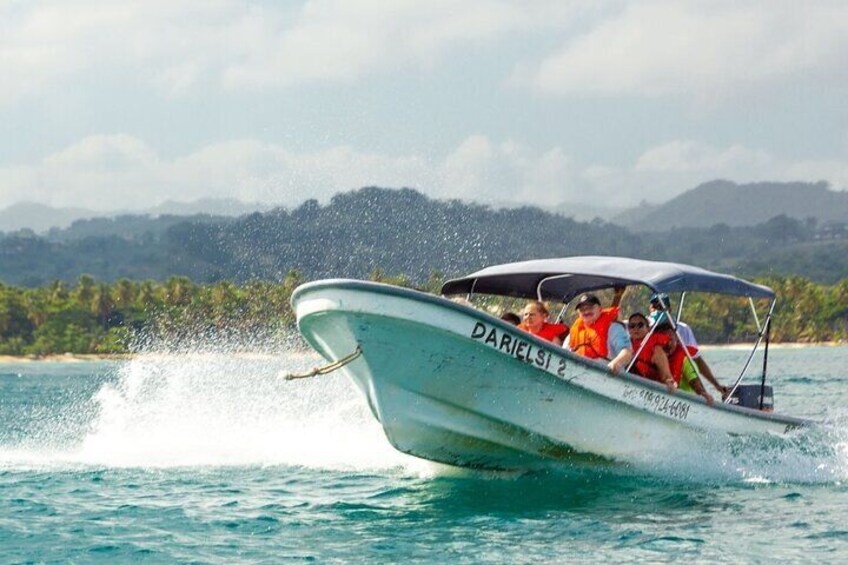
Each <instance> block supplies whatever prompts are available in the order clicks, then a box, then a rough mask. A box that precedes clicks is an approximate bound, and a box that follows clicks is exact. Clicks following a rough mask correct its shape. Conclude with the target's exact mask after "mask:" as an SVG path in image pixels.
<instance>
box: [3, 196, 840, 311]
mask: <svg viewBox="0 0 848 565" xmlns="http://www.w3.org/2000/svg"><path fill="white" fill-rule="evenodd" d="M731 203H732V201H731ZM681 213H682V212H681ZM701 216H704V217H707V218H714V217H715V216H711V215H709V214H703V213H702V214H701ZM664 217H665V216H664V215H663V214H659V213H658V214H656V215H653V216H651V217H650V218H648V219H647V220H645V221H644V222H643V224H649V225H650V226H651V227H654V226H663V225H668V224H666V223H665V222H664ZM744 217H748V215H746V216H744ZM119 220H120V221H118V220H114V221H113V220H109V221H105V220H101V221H93V220H92V221H89V222H85V223H80V224H75V226H74V227H72V228H69V229H68V230H57V231H54V232H51V234H50V235H49V236H48V237H39V236H36V235H34V234H31V233H30V234H22V233H19V234H7V235H3V234H0V280H3V281H5V282H6V283H9V284H15V285H21V286H28V287H38V286H43V285H45V284H49V283H50V281H53V280H62V281H65V282H66V284H67V283H70V282H72V281H78V279H79V277H80V276H82V275H83V274H85V273H89V274H91V275H93V276H95V277H96V278H97V279H98V280H99V281H104V282H114V281H119V280H121V279H125V280H145V279H152V280H156V281H166V280H169V279H171V278H172V277H176V278H177V279H180V280H174V281H172V288H170V289H169V290H164V291H163V290H161V289H160V292H166V293H168V292H178V293H179V292H182V291H183V289H182V288H180V286H181V285H185V284H187V283H186V281H187V280H188V279H190V280H191V281H194V282H195V283H216V282H218V281H223V280H228V281H232V282H233V283H235V284H239V285H241V284H245V283H247V282H249V281H252V280H262V281H266V282H271V283H275V282H278V281H280V280H281V279H283V278H284V277H285V276H286V273H288V272H290V271H292V270H297V272H299V273H301V274H302V276H304V277H305V278H307V279H316V278H328V277H353V278H359V279H365V278H369V276H370V275H371V274H372V272H373V271H374V269H375V266H379V267H380V268H381V269H384V271H385V272H386V273H403V275H405V276H406V277H407V278H408V282H409V284H412V285H415V286H419V287H427V278H428V277H429V276H430V273H432V272H433V271H434V270H436V269H439V270H440V271H441V272H443V273H444V274H445V275H446V276H448V277H453V276H457V275H462V274H465V273H468V272H472V271H476V270H478V269H480V268H482V267H484V266H486V265H492V264H497V263H505V262H510V261H520V260H526V259H533V258H541V257H565V256H573V255H623V256H628V257H637V258H645V259H652V260H669V261H678V262H683V263H690V264H695V265H699V266H703V267H705V268H709V269H714V270H718V271H722V272H729V273H732V274H736V275H741V276H744V277H747V278H752V277H757V276H788V275H793V274H799V273H802V274H803V275H804V276H806V277H808V278H810V279H811V280H814V281H816V282H825V283H831V284H832V283H835V282H837V281H839V280H841V279H844V278H848V261H845V257H847V256H848V232H845V230H843V231H842V232H840V231H838V230H836V231H832V232H827V233H825V232H823V231H822V226H818V227H817V225H816V223H815V222H809V221H805V220H801V219H796V218H790V217H787V216H779V215H777V216H775V217H772V218H771V219H769V220H767V221H763V222H762V223H760V224H759V225H756V226H739V225H727V224H721V223H719V224H717V225H714V226H712V227H680V228H674V229H670V230H665V231H663V232H641V231H631V230H628V229H626V228H623V227H620V226H618V225H614V224H608V223H604V222H603V221H600V220H598V221H592V222H583V223H581V222H576V221H574V220H572V219H570V218H566V217H563V216H561V215H558V214H551V213H547V212H545V211H544V210H541V209H539V208H533V207H523V208H517V209H498V210H495V209H491V208H488V207H486V206H481V205H478V204H471V203H465V202H460V201H458V200H450V201H442V200H433V199H429V198H427V197H425V196H424V195H422V194H420V193H418V192H416V191H414V190H410V189H402V190H387V189H381V188H376V187H369V188H363V189H360V190H357V191H353V192H348V193H344V194H338V195H336V196H335V197H333V198H332V200H331V201H330V202H329V203H328V204H327V205H324V206H322V205H320V204H319V203H318V202H317V201H314V200H310V201H308V202H306V203H304V204H303V205H302V206H300V207H299V208H297V209H295V210H292V211H291V212H289V211H286V210H284V209H276V210H272V211H270V212H266V213H254V214H250V215H247V216H242V217H241V218H238V219H234V220H227V221H199V219H198V218H182V219H178V218H176V217H170V218H168V219H167V221H163V220H161V219H160V220H156V219H152V218H145V217H123V218H120V219H119ZM710 221H711V220H710ZM683 225H687V226H688V225H693V224H686V223H684V224H683ZM83 227H84V228H85V229H82V228H83ZM834 229H835V228H834ZM843 232H845V233H843ZM78 282H79V281H78ZM86 284H88V283H86ZM126 290H127V289H124V292H126ZM148 291H149V289H148ZM85 292H89V293H91V296H90V299H94V294H93V292H94V289H87V290H86V291H85ZM145 292H147V291H145ZM148 298H149V297H148ZM111 299H112V302H113V303H115V306H114V307H115V308H117V309H118V310H121V311H122V312H123V311H124V310H125V308H126V307H124V306H120V305H118V304H117V298H116V296H112V297H111ZM169 300H171V301H172V302H173V301H177V302H179V301H180V300H182V297H180V296H179V295H177V296H173V297H170V298H169ZM96 308H98V309H99V310H101V312H102V313H104V314H105V312H106V310H108V308H107V304H106V301H105V297H103V296H101V302H100V304H99V305H98V306H96Z"/></svg>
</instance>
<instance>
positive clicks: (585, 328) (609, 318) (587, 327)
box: [566, 289, 633, 373]
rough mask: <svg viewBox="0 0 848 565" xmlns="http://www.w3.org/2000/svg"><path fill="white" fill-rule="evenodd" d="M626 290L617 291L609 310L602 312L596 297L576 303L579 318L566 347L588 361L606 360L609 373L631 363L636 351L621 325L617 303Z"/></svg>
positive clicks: (589, 296) (582, 297)
mask: <svg viewBox="0 0 848 565" xmlns="http://www.w3.org/2000/svg"><path fill="white" fill-rule="evenodd" d="M621 294H623V289H621V290H619V289H616V298H615V299H614V300H613V305H612V306H610V307H609V308H601V301H600V300H599V299H598V297H597V296H595V295H594V294H584V295H582V296H580V298H578V299H577V306H576V308H577V314H578V316H579V317H578V318H577V320H575V321H574V324H572V326H571V330H570V331H569V334H568V339H567V344H566V347H567V348H568V349H570V350H571V351H573V352H575V353H577V354H578V355H582V356H583V357H588V358H589V359H606V360H607V361H609V362H608V363H607V367H608V368H609V370H610V371H612V372H614V373H617V372H619V371H621V370H623V369H624V368H626V367H627V365H628V364H629V363H630V360H631V359H632V358H633V350H632V349H631V348H630V339H628V337H627V332H626V330H625V329H624V325H623V324H622V323H621V322H619V321H618V313H619V307H618V303H619V301H620V299H621Z"/></svg>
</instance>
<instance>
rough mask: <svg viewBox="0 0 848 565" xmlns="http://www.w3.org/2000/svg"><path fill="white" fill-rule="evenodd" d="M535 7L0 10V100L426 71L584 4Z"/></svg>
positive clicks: (159, 4)
mask: <svg viewBox="0 0 848 565" xmlns="http://www.w3.org/2000/svg"><path fill="white" fill-rule="evenodd" d="M571 6H572V3H570V2H569V3H566V4H563V3H561V2H557V1H556V0H536V1H534V2H530V3H524V2H516V1H510V0H468V1H465V2H460V3H457V2H453V1H450V0H432V1H430V2H420V1H416V0H396V1H393V2H384V1H382V0H361V1H358V2H348V1H345V0H311V1H307V2H304V3H303V4H302V5H300V6H292V5H287V6H285V5H280V4H277V3H264V2H256V1H253V2H244V1H241V0H214V1H205V0H181V1H179V2H171V1H168V0H146V1H145V2H118V3H115V2H110V1H108V0H62V1H55V0H54V1H45V2H32V3H30V2H14V1H7V2H0V84H3V89H2V90H0V103H4V102H5V103H8V102H11V101H15V100H18V99H20V98H21V97H23V96H26V95H30V94H34V93H38V92H40V91H43V90H46V89H49V88H50V86H51V85H53V84H56V83H57V82H58V81H60V80H62V79H63V78H66V77H75V76H78V75H80V74H83V73H97V75H98V77H101V78H102V77H106V80H110V81H139V82H141V83H142V84H148V85H152V86H153V87H155V88H157V89H158V90H159V91H160V92H161V93H163V94H165V95H178V94H181V93H183V92H185V91H187V90H190V89H192V88H196V87H198V86H205V87H212V88H219V87H222V86H223V87H226V88H230V89H242V88H246V87H251V88H257V87H268V86H271V87H282V86H288V85H293V84H302V83H310V82H316V81H319V82H323V81H331V82H340V81H341V82H344V81H351V80H355V79H358V78H361V77H364V76H367V75H369V74H372V73H375V72H382V71H391V70H397V69H399V68H429V67H431V66H433V65H436V64H438V63H439V61H441V60H442V58H443V57H445V56H446V55H447V54H448V53H450V52H456V50H458V49H460V48H466V47H468V46H474V45H484V44H486V43H487V42H490V41H493V40H495V39H498V38H503V37H505V36H508V35H509V34H512V33H516V32H520V31H524V32H526V31H529V30H533V29H538V28H540V27H542V28H549V27H556V26H561V25H564V24H565V23H566V22H568V21H569V20H570V19H571V16H572V14H573V13H574V12H577V11H578V8H572V7H571Z"/></svg>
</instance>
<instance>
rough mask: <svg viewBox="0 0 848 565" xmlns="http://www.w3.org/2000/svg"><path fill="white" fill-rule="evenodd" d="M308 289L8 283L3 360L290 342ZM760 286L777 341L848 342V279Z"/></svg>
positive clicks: (711, 302) (703, 299) (728, 333)
mask: <svg viewBox="0 0 848 565" xmlns="http://www.w3.org/2000/svg"><path fill="white" fill-rule="evenodd" d="M368 278H370V279H371V280H376V281H381V282H388V283H391V284H396V285H401V286H407V287H416V288H418V289H419V290H424V291H427V292H438V290H439V288H440V287H441V283H442V282H443V279H444V276H443V275H442V274H440V273H431V275H430V277H429V278H427V279H426V280H425V281H423V282H419V283H413V282H412V281H413V279H412V278H410V277H406V276H388V275H386V274H385V273H384V272H382V271H380V270H373V271H372V272H371V273H370V274H369V277H368ZM302 282H304V278H303V276H302V275H301V274H299V273H298V272H296V271H291V272H289V273H288V274H287V275H286V276H284V277H283V278H282V282H280V283H269V282H263V281H259V280H253V281H248V282H246V283H243V284H235V283H233V282H230V281H219V282H216V283H207V284H197V283H195V282H193V281H192V280H191V279H189V278H186V277H181V276H172V277H170V278H168V279H166V280H165V281H164V282H155V281H152V280H145V281H131V280H129V279H120V280H118V281H116V282H113V283H105V282H102V281H98V280H96V279H95V278H94V277H92V276H90V275H82V276H80V277H79V278H78V279H77V281H76V282H75V283H73V284H67V283H64V282H62V281H54V282H53V283H51V284H48V285H45V286H41V287H37V288H24V287H15V286H7V285H3V284H0V354H5V355H34V356H41V355H48V354H63V353H79V354H82V353H100V354H110V353H125V352H128V351H131V350H133V349H134V348H135V347H136V346H137V345H138V344H139V343H140V342H142V341H144V340H145V339H149V338H151V337H155V338H157V339H159V340H161V341H164V342H169V341H171V342H179V341H180V340H184V339H186V338H197V337H200V338H201V339H202V338H204V336H207V337H213V336H214V337H220V336H224V337H230V336H251V335H259V334H262V335H265V334H267V332H269V331H270V332H279V333H290V332H292V331H293V330H294V323H295V320H294V314H293V312H292V310H291V306H290V303H289V299H290V297H291V293H292V291H293V290H294V289H295V287H297V285H299V284H301V283H302ZM758 282H761V283H763V284H766V285H768V286H771V287H772V288H774V289H775V291H776V292H777V293H778V297H779V300H778V303H777V307H776V310H775V319H774V324H773V327H772V332H771V337H772V340H773V341H776V342H821V341H840V340H841V341H845V340H848V279H844V280H842V281H840V282H839V283H837V284H834V285H824V284H819V283H815V282H812V281H810V280H808V279H805V278H802V277H798V276H791V277H782V278H781V277H772V278H767V279H760V280H758ZM628 294H629V295H628V297H627V298H626V299H625V303H624V308H623V310H624V311H625V312H630V311H633V310H637V309H640V307H641V309H643V310H644V308H645V305H644V303H643V299H644V297H642V296H640V295H638V293H633V294H630V293H628ZM640 301H642V303H641V304H640ZM684 318H685V320H686V321H687V322H688V323H689V324H690V325H691V326H692V327H693V328H694V329H695V330H696V332H697V335H698V339H699V340H700V341H701V342H702V343H733V342H743V341H751V340H752V339H753V338H754V335H755V333H754V329H753V327H752V324H751V315H750V310H749V305H748V303H747V301H746V300H742V299H735V298H728V297H720V296H715V295H692V296H691V297H687V299H686V309H685V317H684Z"/></svg>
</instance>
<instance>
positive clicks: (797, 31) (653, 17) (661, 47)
mask: <svg viewBox="0 0 848 565" xmlns="http://www.w3.org/2000/svg"><path fill="white" fill-rule="evenodd" d="M846 21H848V4H845V3H844V2H836V1H831V2H827V1H825V2H807V3H798V2H789V1H783V0H778V1H770V0H759V1H753V2H705V1H701V2H674V1H671V0H659V1H651V2H631V3H629V4H628V5H627V7H626V8H625V9H624V10H623V11H621V12H620V13H619V14H617V15H616V16H615V17H613V18H611V19H607V20H603V21H600V22H599V23H598V24H597V25H595V26H594V27H592V28H591V29H589V30H588V31H587V32H586V33H584V34H582V35H580V36H577V37H572V38H569V39H568V40H566V42H565V44H564V45H563V46H562V47H561V48H560V49H559V51H558V52H556V53H554V54H552V55H551V56H549V57H548V58H546V59H545V60H544V61H542V63H541V64H540V65H538V68H537V69H536V73H535V74H534V75H533V76H532V79H531V80H532V83H533V85H534V86H535V87H536V88H537V89H538V90H540V91H542V92H546V93H550V94H578V95H625V96H646V97H657V96H664V95H675V94H686V95H693V96H695V97H697V98H699V99H703V100H708V99H710V98H712V97H715V96H727V95H730V94H731V93H735V94H738V90H739V89H748V88H753V87H758V86H768V85H773V84H776V83H780V82H792V81H811V80H812V81H814V82H818V83H825V84H831V83H832V82H833V81H837V82H839V83H841V86H843V87H844V86H848V84H846V81H845V79H846V75H845V73H844V69H845V67H846V64H848V56H847V55H846V53H848V27H846V24H845V22H846ZM523 74H526V72H523Z"/></svg>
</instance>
